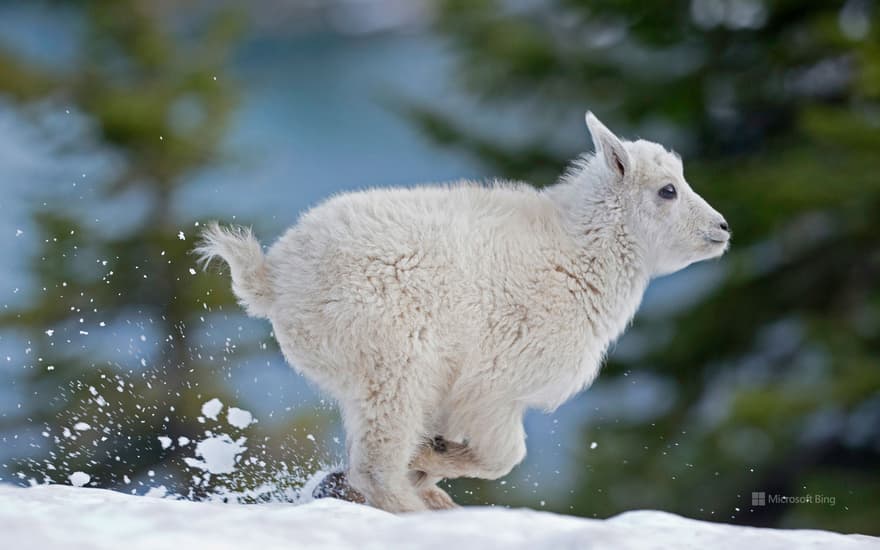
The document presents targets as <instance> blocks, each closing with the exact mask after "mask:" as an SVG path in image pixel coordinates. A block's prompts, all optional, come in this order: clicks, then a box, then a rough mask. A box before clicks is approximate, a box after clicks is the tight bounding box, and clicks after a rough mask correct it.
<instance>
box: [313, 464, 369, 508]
mask: <svg viewBox="0 0 880 550" xmlns="http://www.w3.org/2000/svg"><path fill="white" fill-rule="evenodd" d="M312 498H315V499H319V498H338V499H339V500H347V501H348V502H356V503H358V504H365V503H366V502H367V499H366V498H364V495H362V494H360V493H359V492H358V491H357V490H356V489H355V488H353V487H352V486H351V485H349V484H348V478H347V477H346V476H345V472H331V473H329V474H327V475H326V476H324V479H322V480H321V483H319V484H318V486H317V487H315V490H314V491H312Z"/></svg>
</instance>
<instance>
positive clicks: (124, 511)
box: [0, 485, 880, 550]
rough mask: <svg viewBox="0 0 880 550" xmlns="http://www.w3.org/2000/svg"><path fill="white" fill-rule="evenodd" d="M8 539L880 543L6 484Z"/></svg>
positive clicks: (121, 544) (310, 543) (515, 514)
mask: <svg viewBox="0 0 880 550" xmlns="http://www.w3.org/2000/svg"><path fill="white" fill-rule="evenodd" d="M0 547H3V548H39V549H54V548H64V549H65V550H67V549H79V548H82V549H88V550H101V549H103V548H107V549H113V550H117V549H118V548H125V549H126V550H136V549H140V548H144V549H149V550H159V549H163V548H196V549H199V548H210V549H212V550H221V549H226V548H228V549H235V550H243V549H248V548H259V549H261V550H270V549H273V548H279V549H282V548H283V549H285V550H289V549H292V548H310V549H311V548H317V549H322V548H334V549H344V548H357V549H369V548H381V549H393V548H437V549H443V550H448V549H450V548H452V549H454V550H468V549H470V548H474V549H484V548H578V549H591V548H613V549H620V550H626V549H647V548H652V549H654V548H657V549H659V548H675V549H686V548H700V549H701V550H704V549H706V548H712V549H725V548H730V549H736V550H739V549H742V548H748V549H749V550H758V549H771V548H772V549H776V548H778V549H785V550H791V549H793V548H798V549H802V548H817V549H820V548H821V549H862V548H864V549H869V548H873V549H878V548H880V539H878V538H874V537H866V536H862V535H841V534H837V533H831V532H828V531H812V530H810V531H806V530H789V531H786V530H773V529H756V528H750V527H737V526H732V525H725V524H720V523H707V522H702V521H696V520H692V519H686V518H683V517H680V516H676V515H673V514H668V513H665V512H656V511H637V512H628V513H625V514H621V515H619V516H615V517H613V518H610V519H607V520H591V519H582V518H574V517H567V516H560V515H556V514H550V513H547V512H535V511H532V510H510V509H503V508H465V509H461V510H455V511H450V512H434V513H423V514H411V515H401V516H395V515H392V514H388V513H386V512H382V511H380V510H376V509H374V508H369V507H367V506H361V505H357V504H351V503H348V502H342V501H338V500H332V499H325V500H318V501H314V502H310V503H308V504H302V505H298V506H295V505H290V504H260V505H238V504H222V503H210V502H188V501H180V500H171V499H160V498H150V497H143V496H132V495H127V494H122V493H116V492H112V491H107V490H102V489H87V488H79V487H69V486H61V485H50V486H38V487H32V488H28V489H22V488H17V487H10V486H0Z"/></svg>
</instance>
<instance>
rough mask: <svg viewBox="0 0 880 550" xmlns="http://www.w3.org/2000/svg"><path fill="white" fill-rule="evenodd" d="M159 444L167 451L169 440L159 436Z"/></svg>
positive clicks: (165, 436)
mask: <svg viewBox="0 0 880 550" xmlns="http://www.w3.org/2000/svg"><path fill="white" fill-rule="evenodd" d="M157 439H158V440H159V444H160V445H162V448H163V449H167V448H168V447H170V446H171V438H170V437H168V436H167V435H160V436H159V437H158V438H157Z"/></svg>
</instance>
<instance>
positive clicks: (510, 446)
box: [410, 409, 526, 479]
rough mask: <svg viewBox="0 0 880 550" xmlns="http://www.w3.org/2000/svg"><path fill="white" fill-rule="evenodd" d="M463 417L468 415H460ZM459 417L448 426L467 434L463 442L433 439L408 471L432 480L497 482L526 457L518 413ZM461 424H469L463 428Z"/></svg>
mask: <svg viewBox="0 0 880 550" xmlns="http://www.w3.org/2000/svg"><path fill="white" fill-rule="evenodd" d="M463 412H464V413H467V412H469V411H463ZM473 413H474V416H473V417H471V418H468V415H467V414H462V415H461V416H460V417H459V418H458V419H457V421H456V420H453V422H451V427H452V428H453V430H454V431H452V430H450V433H464V434H467V442H466V443H465V442H461V443H460V442H456V441H449V440H447V439H445V438H443V437H435V438H434V439H432V440H430V441H425V442H423V443H422V445H420V446H419V448H418V451H417V453H416V456H415V457H414V458H413V460H412V461H411V462H410V468H412V469H413V470H417V471H420V472H424V473H425V474H426V476H428V477H433V478H438V477H439V478H457V477H476V478H483V479H497V478H499V477H502V476H504V475H507V474H508V473H509V472H510V470H512V469H513V467H514V466H516V465H517V464H519V463H520V462H522V460H523V458H525V456H526V443H525V430H524V429H523V426H522V412H521V411H519V410H511V409H508V410H502V411H495V412H494V414H493V413H488V414H487V413H486V412H485V411H480V413H481V414H476V413H477V411H473ZM465 423H467V424H469V426H468V427H465V425H464V424H465Z"/></svg>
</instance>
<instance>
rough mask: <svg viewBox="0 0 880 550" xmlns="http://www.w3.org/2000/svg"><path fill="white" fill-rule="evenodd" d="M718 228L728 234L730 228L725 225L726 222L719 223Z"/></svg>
mask: <svg viewBox="0 0 880 550" xmlns="http://www.w3.org/2000/svg"><path fill="white" fill-rule="evenodd" d="M718 227H720V228H721V229H723V230H725V231H727V232H728V233H730V226H729V225H727V222H721V223H719V224H718Z"/></svg>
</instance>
